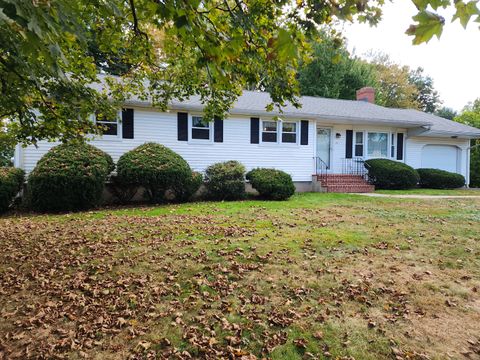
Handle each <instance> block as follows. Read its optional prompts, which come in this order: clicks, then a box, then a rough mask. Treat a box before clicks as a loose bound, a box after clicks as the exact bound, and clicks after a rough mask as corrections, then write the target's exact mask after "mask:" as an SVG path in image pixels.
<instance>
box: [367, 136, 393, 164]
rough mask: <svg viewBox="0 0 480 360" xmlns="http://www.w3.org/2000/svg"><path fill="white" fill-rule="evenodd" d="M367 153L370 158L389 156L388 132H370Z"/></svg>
mask: <svg viewBox="0 0 480 360" xmlns="http://www.w3.org/2000/svg"><path fill="white" fill-rule="evenodd" d="M367 155H368V157H369V158H386V157H388V133H383V132H369V133H368V136H367Z"/></svg>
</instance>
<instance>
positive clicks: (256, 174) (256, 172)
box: [247, 168, 295, 200]
mask: <svg viewBox="0 0 480 360" xmlns="http://www.w3.org/2000/svg"><path fill="white" fill-rule="evenodd" d="M247 180H248V181H250V184H251V185H252V187H253V188H254V189H255V190H257V191H258V193H259V194H260V196H262V197H265V198H267V199H272V200H287V199H288V198H289V197H291V196H292V195H293V194H294V193H295V185H294V184H293V181H292V177H291V176H290V175H289V174H287V173H286V172H284V171H281V170H275V169H265V168H258V169H253V170H251V171H249V172H248V173H247Z"/></svg>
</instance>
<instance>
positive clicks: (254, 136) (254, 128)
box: [250, 118, 260, 144]
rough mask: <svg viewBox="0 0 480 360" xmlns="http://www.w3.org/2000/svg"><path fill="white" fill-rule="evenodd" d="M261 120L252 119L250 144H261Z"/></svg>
mask: <svg viewBox="0 0 480 360" xmlns="http://www.w3.org/2000/svg"><path fill="white" fill-rule="evenodd" d="M259 130H260V119H259V118H250V143H251V144H258V143H259V142H260V137H259Z"/></svg>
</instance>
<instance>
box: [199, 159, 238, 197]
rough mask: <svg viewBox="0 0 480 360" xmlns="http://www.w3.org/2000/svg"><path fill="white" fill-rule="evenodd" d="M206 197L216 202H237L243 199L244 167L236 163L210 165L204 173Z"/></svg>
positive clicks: (232, 161)
mask: <svg viewBox="0 0 480 360" xmlns="http://www.w3.org/2000/svg"><path fill="white" fill-rule="evenodd" d="M205 186H206V188H207V195H208V197H210V198H211V199H216V200H237V199H243V198H244V197H245V167H244V166H243V165H242V164H240V163H239V162H238V161H234V160H231V161H226V162H222V163H216V164H213V165H210V166H209V167H208V168H207V169H206V171H205Z"/></svg>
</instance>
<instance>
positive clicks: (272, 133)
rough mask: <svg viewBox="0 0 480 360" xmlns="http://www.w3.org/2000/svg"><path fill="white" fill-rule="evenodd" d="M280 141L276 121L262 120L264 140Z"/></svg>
mask: <svg viewBox="0 0 480 360" xmlns="http://www.w3.org/2000/svg"><path fill="white" fill-rule="evenodd" d="M277 141H278V124H277V122H276V121H262V142H271V143H276V142H277Z"/></svg>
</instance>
